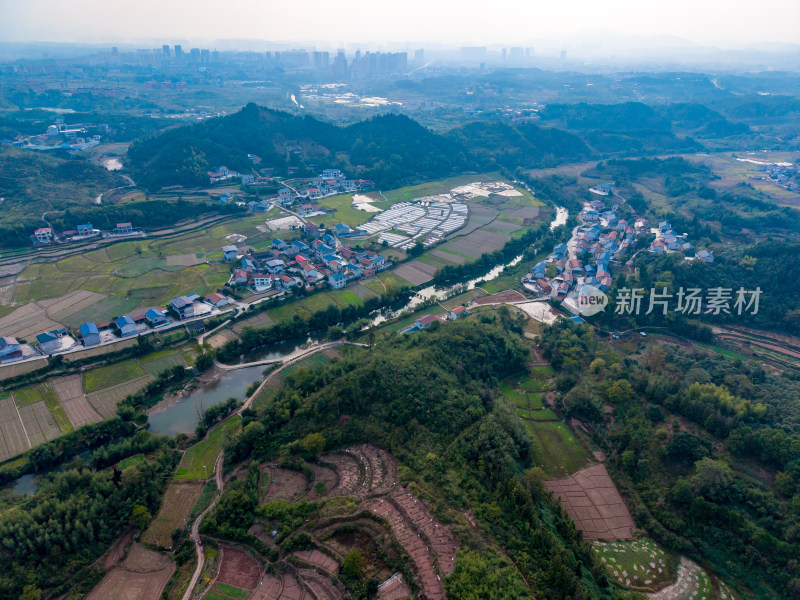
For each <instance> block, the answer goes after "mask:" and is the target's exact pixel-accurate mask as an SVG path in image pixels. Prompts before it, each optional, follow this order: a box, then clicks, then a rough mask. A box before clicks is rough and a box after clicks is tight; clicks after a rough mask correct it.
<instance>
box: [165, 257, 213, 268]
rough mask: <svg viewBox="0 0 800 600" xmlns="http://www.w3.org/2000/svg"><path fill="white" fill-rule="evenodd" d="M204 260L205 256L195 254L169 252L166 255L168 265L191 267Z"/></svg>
mask: <svg viewBox="0 0 800 600" xmlns="http://www.w3.org/2000/svg"><path fill="white" fill-rule="evenodd" d="M204 262H206V259H205V258H197V255H196V254H171V255H169V256H167V258H166V263H167V266H168V267H193V266H194V265H199V264H202V263H204Z"/></svg>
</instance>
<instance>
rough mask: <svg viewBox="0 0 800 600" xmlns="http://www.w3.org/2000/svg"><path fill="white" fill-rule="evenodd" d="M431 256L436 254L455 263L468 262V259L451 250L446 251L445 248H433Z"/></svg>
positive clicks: (437, 256)
mask: <svg viewBox="0 0 800 600" xmlns="http://www.w3.org/2000/svg"><path fill="white" fill-rule="evenodd" d="M430 255H431V256H435V257H436V258H441V259H442V260H446V261H447V262H451V263H455V264H457V265H463V264H466V262H467V259H466V258H465V257H463V256H459V255H458V254H451V253H450V252H445V251H444V250H438V249H437V250H431V251H430Z"/></svg>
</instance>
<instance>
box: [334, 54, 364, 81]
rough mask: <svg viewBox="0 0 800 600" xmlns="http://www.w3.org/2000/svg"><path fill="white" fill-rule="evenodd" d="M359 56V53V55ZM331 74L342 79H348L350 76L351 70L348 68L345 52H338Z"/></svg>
mask: <svg viewBox="0 0 800 600" xmlns="http://www.w3.org/2000/svg"><path fill="white" fill-rule="evenodd" d="M358 54H359V53H357V55H358ZM353 62H355V61H353ZM331 73H332V74H333V75H338V76H340V77H347V76H348V75H349V74H350V70H349V69H348V68H347V58H346V57H345V55H344V50H337V52H336V58H334V59H333V64H332V65H331Z"/></svg>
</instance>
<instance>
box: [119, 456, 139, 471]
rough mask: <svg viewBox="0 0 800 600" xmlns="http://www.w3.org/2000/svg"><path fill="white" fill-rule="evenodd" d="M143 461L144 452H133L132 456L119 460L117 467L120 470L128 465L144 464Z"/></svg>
mask: <svg viewBox="0 0 800 600" xmlns="http://www.w3.org/2000/svg"><path fill="white" fill-rule="evenodd" d="M144 462H145V459H144V454H134V455H133V456H129V457H128V458H126V459H125V460H121V461H119V464H117V467H118V468H119V470H120V471H122V470H123V469H127V468H128V467H133V466H135V465H141V464H144Z"/></svg>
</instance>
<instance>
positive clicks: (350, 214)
mask: <svg viewBox="0 0 800 600" xmlns="http://www.w3.org/2000/svg"><path fill="white" fill-rule="evenodd" d="M318 204H320V205H321V206H324V207H325V208H327V209H329V210H331V211H333V214H326V215H318V216H316V217H311V218H310V219H309V221H313V222H314V223H316V224H318V225H319V224H320V223H328V224H331V225H332V224H335V223H345V224H347V225H350V227H356V226H358V225H363V224H364V223H366V222H367V221H369V220H370V219H371V218H372V217H373V216H374V215H375V214H376V213H370V212H367V211H364V210H359V209H357V208H355V207H354V206H353V196H352V194H339V195H337V196H331V197H330V198H323V199H322V200H320V201H319V202H318Z"/></svg>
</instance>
